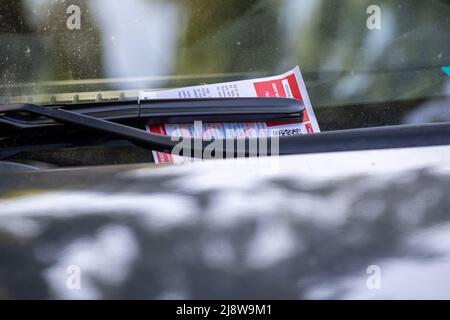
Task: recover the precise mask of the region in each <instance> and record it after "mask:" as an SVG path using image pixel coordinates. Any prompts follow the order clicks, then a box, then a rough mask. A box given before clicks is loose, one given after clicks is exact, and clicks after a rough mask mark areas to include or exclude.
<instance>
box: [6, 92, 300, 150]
mask: <svg viewBox="0 0 450 320" xmlns="http://www.w3.org/2000/svg"><path fill="white" fill-rule="evenodd" d="M84 106H86V105H84ZM71 107H72V109H69V108H68V106H60V107H47V106H40V105H34V104H18V105H6V106H0V123H4V124H5V123H6V124H8V125H10V126H13V127H16V128H19V129H25V128H29V127H34V128H35V127H42V126H48V125H51V124H52V123H51V122H49V120H48V119H52V120H56V121H58V122H62V123H69V124H72V125H75V126H79V127H82V128H89V129H93V130H97V131H100V132H103V133H109V134H112V135H115V136H118V137H121V138H124V139H127V140H129V141H131V142H133V143H135V144H137V145H139V146H142V147H145V148H149V149H151V150H155V151H161V152H171V151H172V149H173V148H174V147H175V146H176V145H177V144H178V143H179V141H173V140H172V138H171V137H169V136H162V135H157V134H153V133H149V132H147V131H144V130H141V129H138V128H134V127H131V126H126V125H122V124H119V123H115V122H112V121H108V120H105V119H111V118H114V119H115V120H118V119H128V118H133V117H136V119H138V120H144V119H145V120H147V121H148V120H150V121H151V120H153V121H155V120H157V122H159V123H189V122H194V121H204V122H216V121H220V122H248V121H250V122H260V121H285V120H293V119H295V120H297V121H301V120H302V119H303V111H304V105H303V103H301V102H300V101H298V100H295V99H286V98H230V99H189V100H149V101H147V100H144V101H141V102H140V103H138V106H137V110H136V108H135V107H136V106H135V105H134V104H133V103H128V104H127V103H125V104H124V103H120V104H119V103H117V104H116V105H112V106H109V105H98V104H97V107H96V108H91V109H89V108H88V109H86V108H80V106H71ZM75 107H78V108H79V109H78V110H77V111H75V110H76V108H75ZM136 111H137V114H136ZM29 113H32V114H35V115H38V116H44V117H46V118H47V119H41V118H39V119H35V120H30V119H27V118H26V117H27V114H29ZM183 140H185V144H184V145H190V146H191V148H188V152H189V154H187V155H186V156H193V155H194V154H200V155H201V154H203V150H204V149H205V147H206V146H207V145H208V143H210V141H209V142H207V141H201V142H200V143H199V141H198V140H197V141H196V140H195V139H191V138H183ZM186 140H187V141H186ZM231 140H232V141H233V144H234V145H235V146H236V148H234V154H235V155H246V156H247V155H249V153H250V152H249V150H248V148H247V147H246V146H247V145H248V143H245V144H243V145H242V144H241V147H239V144H238V143H237V139H231ZM245 140H251V139H245ZM229 143H230V142H228V144H226V142H225V143H224V144H223V145H224V146H225V145H227V146H229V145H230V144H229ZM240 148H241V149H240ZM242 148H243V149H242ZM184 151H186V150H184Z"/></svg>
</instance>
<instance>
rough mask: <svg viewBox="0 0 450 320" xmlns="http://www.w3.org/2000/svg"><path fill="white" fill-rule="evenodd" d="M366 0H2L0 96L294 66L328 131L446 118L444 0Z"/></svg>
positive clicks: (207, 78) (132, 86)
mask: <svg viewBox="0 0 450 320" xmlns="http://www.w3.org/2000/svg"><path fill="white" fill-rule="evenodd" d="M372 2H373V1H369V0H363V1H361V0H358V1H351V0H301V1H298V0H245V1H244V0H215V1H204V0H184V1H176V0H169V1H167V0H128V1H119V0H90V1H89V0H76V1H75V0H74V1H71V2H68V1H64V0H61V1H59V0H19V1H18V0H3V1H2V6H1V7H0V43H1V46H0V74H1V80H0V99H1V102H2V103H12V102H25V101H28V102H29V101H33V102H36V103H50V102H60V101H64V102H67V101H69V102H70V101H79V100H80V99H81V100H95V99H97V100H99V99H100V100H101V99H116V98H120V97H137V95H138V91H139V90H141V89H159V88H169V87H180V86H187V85H196V84H201V83H213V82H221V81H230V80H238V79H248V78H253V77H261V76H268V75H274V74H278V73H282V72H285V71H287V70H289V69H291V68H292V67H294V66H296V65H299V66H300V68H301V70H302V72H303V76H304V78H305V82H306V86H307V89H308V93H309V95H310V98H311V101H312V104H313V107H314V109H315V110H317V114H318V119H319V123H320V124H321V125H322V129H323V130H326V129H333V128H346V127H363V126H371V125H385V124H400V123H411V122H421V123H423V122H433V121H447V120H450V112H449V111H448V107H447V105H448V103H447V102H448V100H446V96H447V95H448V94H449V92H450V77H449V76H448V75H446V73H445V71H446V70H447V69H445V67H446V66H448V65H450V42H449V41H448V40H449V34H448V31H449V30H450V2H449V1H446V0H433V1H412V0H395V1H391V0H389V1H387V0H383V1H382V0H380V1H377V4H376V5H373V4H372ZM373 106H379V108H376V109H373V108H372V109H371V107H373ZM336 107H348V109H346V110H348V112H342V109H341V108H336ZM350 107H352V108H350ZM373 110H375V111H376V112H373Z"/></svg>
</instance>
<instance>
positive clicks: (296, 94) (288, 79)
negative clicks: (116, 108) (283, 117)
mask: <svg viewBox="0 0 450 320" xmlns="http://www.w3.org/2000/svg"><path fill="white" fill-rule="evenodd" d="M239 97H280V98H294V99H298V100H300V101H302V102H303V104H304V105H305V112H304V115H303V122H299V121H295V119H294V120H292V121H289V122H285V123H280V122H259V123H203V124H202V125H203V128H202V130H197V129H196V127H195V126H194V124H193V123H189V124H160V125H151V126H148V127H147V130H148V131H149V132H152V133H155V134H162V135H170V136H189V137H195V138H204V139H209V138H210V137H211V136H214V137H215V138H235V137H249V138H251V137H258V136H261V134H265V135H267V136H268V137H269V136H274V135H278V136H288V135H296V134H310V133H316V132H320V129H319V125H318V123H317V119H316V116H315V114H314V110H313V108H312V105H311V101H310V100H309V97H308V93H307V91H306V86H305V83H304V81H303V77H302V74H301V72H300V68H299V67H298V66H297V67H295V68H294V69H292V70H291V71H288V72H286V73H284V74H282V75H278V76H274V77H267V78H260V79H251V80H242V81H233V82H226V83H216V84H206V85H200V86H193V87H185V88H178V89H169V90H161V91H142V92H140V94H139V99H140V100H151V99H199V98H239ZM153 156H154V159H155V162H156V163H182V162H184V160H183V158H182V157H179V156H173V155H171V154H166V153H162V152H156V151H155V152H153Z"/></svg>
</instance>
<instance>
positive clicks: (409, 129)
mask: <svg viewBox="0 0 450 320" xmlns="http://www.w3.org/2000/svg"><path fill="white" fill-rule="evenodd" d="M239 100H240V99H239ZM256 100H257V101H252V103H255V105H256V106H255V109H254V110H253V112H254V113H251V112H250V113H247V114H246V116H247V117H249V118H251V120H252V121H255V120H254V118H252V115H254V114H257V115H258V116H259V115H261V116H263V117H264V115H263V114H262V113H263V111H264V112H266V111H267V112H270V110H273V109H276V108H278V107H283V108H281V109H282V110H284V111H285V113H284V112H280V113H276V114H273V113H269V114H270V115H271V116H273V117H275V118H277V119H280V118H281V117H283V118H286V117H287V118H291V119H292V117H298V114H299V113H302V111H303V108H304V106H303V104H301V103H300V102H299V101H297V100H291V99H277V98H267V99H266V98H262V99H261V98H258V99H256ZM248 101H249V100H247V102H248ZM178 102H183V101H178ZM205 102H206V101H205ZM234 102H236V103H238V102H239V101H238V100H236V101H234ZM259 103H263V104H264V105H265V106H266V107H267V108H266V107H262V108H261V109H258V107H259V106H258V104H259ZM176 105H177V104H175V106H176ZM269 106H270V107H269ZM178 107H180V106H178ZM190 107H192V105H190V106H189V108H190ZM219 107H225V106H224V105H220V103H219ZM247 107H249V108H250V109H251V107H250V105H248V106H247ZM189 108H187V109H185V110H184V112H186V114H184V113H183V112H181V113H180V114H178V115H177V117H175V119H177V120H178V119H179V118H178V116H184V115H185V116H186V117H183V119H189V118H190V117H191V118H190V119H191V120H201V119H204V118H202V117H203V116H205V117H206V118H207V119H211V118H208V117H210V116H211V117H214V119H218V120H222V119H223V118H222V117H223V116H227V114H226V112H225V111H226V110H224V114H220V113H218V114H216V115H213V114H210V113H207V114H200V115H198V114H189ZM219 109H220V108H219ZM219 109H217V110H218V111H220V110H219ZM172 111H173V110H172ZM11 112H12V113H17V112H27V113H33V114H37V115H41V116H45V117H48V118H51V119H53V120H56V121H60V122H64V123H70V124H72V125H76V126H79V127H82V128H90V129H94V130H97V131H100V132H103V133H110V134H112V135H115V136H118V137H121V138H125V139H127V140H129V141H131V142H133V143H135V144H137V145H140V146H142V147H145V148H148V149H151V150H155V151H162V152H171V151H172V149H173V148H174V147H175V146H176V145H177V144H178V143H179V142H178V141H172V139H171V137H168V136H162V135H156V134H152V133H149V132H147V131H144V130H140V129H137V128H134V127H130V126H125V125H122V124H118V123H114V122H111V121H107V120H104V119H101V118H95V117H92V116H90V115H86V114H83V113H78V112H75V111H71V110H67V109H64V108H61V107H59V108H58V107H53V108H50V107H45V106H39V105H32V104H21V105H7V106H0V123H1V122H6V123H8V122H10V120H8V115H9V114H10V113H11ZM145 112H149V110H147V111H145ZM163 112H164V111H163ZM260 112H261V113H260ZM160 115H161V114H160ZM231 115H233V113H231ZM168 116H169V118H170V116H171V114H168ZM239 116H241V115H239ZM171 119H172V118H171ZM240 119H242V118H239V120H240ZM266 120H269V119H267V118H266ZM222 121H223V120H222ZM241 121H242V120H241ZM182 139H183V140H184V141H183V142H184V144H183V145H184V146H191V147H190V148H186V149H183V151H185V152H186V153H187V154H186V153H183V154H182V155H184V156H196V155H200V156H201V155H202V154H203V151H204V150H205V147H207V146H208V145H209V144H210V143H211V142H210V141H203V140H196V139H191V138H182ZM242 140H245V141H244V143H238V139H231V140H223V141H222V143H217V144H216V145H217V146H223V148H222V149H221V150H220V148H217V149H216V152H220V153H222V154H224V155H227V157H228V156H229V155H230V153H229V151H230V150H228V149H227V147H229V146H233V148H232V150H233V155H234V156H243V155H245V156H248V155H258V154H254V152H255V151H254V150H252V152H250V148H249V146H252V145H253V146H254V145H255V144H254V141H253V142H252V140H254V139H247V138H246V139H242ZM216 142H217V140H216ZM241 142H242V141H241ZM271 142H272V140H271V139H268V140H267V151H269V150H271ZM441 145H450V123H434V124H419V125H398V126H386V127H372V128H361V129H349V130H339V131H328V132H323V133H316V134H313V135H297V136H288V137H280V140H279V146H278V147H279V150H276V151H278V153H277V154H279V155H288V154H310V153H322V152H340V151H357V150H375V149H391V148H408V147H423V146H441ZM267 151H265V152H267ZM264 155H266V154H264Z"/></svg>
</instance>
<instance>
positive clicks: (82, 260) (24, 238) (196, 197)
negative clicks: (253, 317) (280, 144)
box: [0, 147, 450, 299]
mask: <svg viewBox="0 0 450 320" xmlns="http://www.w3.org/2000/svg"><path fill="white" fill-rule="evenodd" d="M449 156H450V148H449V147H429V148H412V149H397V150H379V151H364V152H343V153H329V154H315V155H301V156H288V157H279V158H260V159H241V160H227V161H208V162H195V163H192V164H185V165H182V166H167V167H155V166H150V165H146V164H143V165H134V166H113V167H95V168H75V169H65V170H52V171H43V172H26V173H14V174H3V175H2V178H1V179H0V297H1V298H63V299H78V298H88V299H99V298H159V299H174V298H175V299H177V298H186V299H191V298H207V299H214V298H255V299H258V298H261V299H262V298H272V299H279V298H294V299H298V298H306V299H318V298H319V299H322V298H339V299H361V298H445V299H448V298H450V294H449V292H450V290H449V288H450V280H447V278H448V277H445V276H444V275H445V274H447V272H450V238H449V236H448V235H449V234H450V210H449V208H450V197H449V194H448V192H449V191H448V186H449V185H450V175H449V173H450V170H449V169H450V167H449V166H448V165H447V162H448V159H449ZM73 270H78V271H79V272H80V274H79V276H80V282H79V284H80V286H79V287H77V288H73V287H71V286H70V280H71V279H72V277H73Z"/></svg>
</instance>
